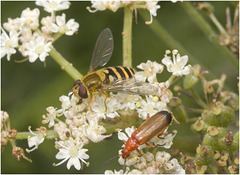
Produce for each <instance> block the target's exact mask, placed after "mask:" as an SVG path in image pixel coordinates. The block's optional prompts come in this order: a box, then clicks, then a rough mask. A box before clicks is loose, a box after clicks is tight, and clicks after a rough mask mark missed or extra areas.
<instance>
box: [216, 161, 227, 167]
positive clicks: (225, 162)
mask: <svg viewBox="0 0 240 175" xmlns="http://www.w3.org/2000/svg"><path fill="white" fill-rule="evenodd" d="M217 164H218V166H221V167H223V166H226V165H227V161H226V160H224V159H219V160H218V161H217Z"/></svg>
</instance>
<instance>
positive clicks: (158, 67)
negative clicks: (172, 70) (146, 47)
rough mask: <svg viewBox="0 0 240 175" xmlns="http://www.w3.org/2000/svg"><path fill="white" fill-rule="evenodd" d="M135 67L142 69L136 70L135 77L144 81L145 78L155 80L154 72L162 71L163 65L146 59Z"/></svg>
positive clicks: (151, 81) (150, 80)
mask: <svg viewBox="0 0 240 175" xmlns="http://www.w3.org/2000/svg"><path fill="white" fill-rule="evenodd" d="M137 68H139V69H142V70H143V71H139V72H136V74H135V77H136V79H138V80H141V81H145V80H146V79H147V80H148V81H149V82H150V83H153V82H156V81H157V78H156V74H157V73H161V72H162V71H163V65H162V64H159V63H157V62H156V61H154V62H152V61H150V60H148V61H147V62H146V63H141V64H140V65H138V66H137Z"/></svg>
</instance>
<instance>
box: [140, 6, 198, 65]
mask: <svg viewBox="0 0 240 175" xmlns="http://www.w3.org/2000/svg"><path fill="white" fill-rule="evenodd" d="M184 3H185V2H184ZM138 12H139V14H140V16H141V17H142V18H143V19H144V20H145V21H147V20H148V18H149V14H148V13H147V12H146V10H138ZM149 27H150V28H151V29H152V30H153V32H154V33H155V34H156V35H157V37H158V38H160V39H161V40H163V41H164V42H165V43H166V44H167V45H168V47H169V48H171V49H177V50H178V51H179V52H181V53H183V54H186V55H188V56H189V58H190V59H189V62H190V63H191V64H196V63H198V61H197V59H196V58H194V56H192V55H191V54H190V53H189V52H187V51H186V49H185V48H184V47H182V45H181V44H180V43H179V42H178V41H177V40H175V39H174V38H173V37H172V35H171V34H169V33H168V31H167V30H165V29H164V28H163V27H162V25H161V24H160V23H159V22H158V20H153V22H152V24H150V25H149Z"/></svg>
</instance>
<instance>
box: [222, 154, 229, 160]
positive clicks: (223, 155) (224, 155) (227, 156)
mask: <svg viewBox="0 0 240 175" xmlns="http://www.w3.org/2000/svg"><path fill="white" fill-rule="evenodd" d="M228 158H229V154H228V153H224V152H223V153H222V154H221V157H220V159H223V160H228Z"/></svg>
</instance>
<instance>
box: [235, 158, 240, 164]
mask: <svg viewBox="0 0 240 175" xmlns="http://www.w3.org/2000/svg"><path fill="white" fill-rule="evenodd" d="M234 163H235V164H236V165H239V157H236V158H235V159H234Z"/></svg>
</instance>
